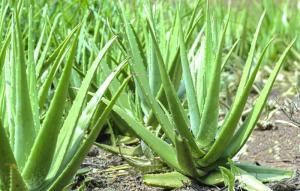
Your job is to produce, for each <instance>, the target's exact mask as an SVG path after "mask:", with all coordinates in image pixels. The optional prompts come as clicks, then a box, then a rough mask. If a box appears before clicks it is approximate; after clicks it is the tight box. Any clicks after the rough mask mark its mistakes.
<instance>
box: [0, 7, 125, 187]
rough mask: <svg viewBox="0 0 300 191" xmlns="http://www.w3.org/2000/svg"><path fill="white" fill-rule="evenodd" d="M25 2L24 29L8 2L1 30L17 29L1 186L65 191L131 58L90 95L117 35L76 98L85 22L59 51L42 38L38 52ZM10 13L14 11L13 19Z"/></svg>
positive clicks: (4, 59) (4, 112)
mask: <svg viewBox="0 0 300 191" xmlns="http://www.w3.org/2000/svg"><path fill="white" fill-rule="evenodd" d="M18 6H22V9H23V8H24V9H25V10H26V13H27V12H28V17H26V18H28V19H27V20H26V19H22V21H23V22H24V20H26V22H28V25H27V24H26V26H27V27H28V30H27V31H26V32H25V33H24V34H22V32H21V31H22V30H23V29H22V28H21V27H22V26H21V24H20V20H21V19H20V17H21V16H23V15H24V13H22V12H19V10H20V9H19V8H17V5H14V6H12V7H10V9H11V10H10V9H8V7H7V6H6V8H3V7H1V8H2V9H1V11H2V12H1V21H2V24H3V25H1V27H2V28H1V34H3V31H4V30H3V28H4V24H7V25H8V26H10V29H9V30H8V32H7V35H6V38H5V39H4V44H3V45H2V46H1V56H0V57H1V59H0V62H1V64H0V65H1V68H0V71H1V86H0V92H1V93H0V94H1V98H2V99H1V104H0V110H1V115H0V141H1V144H0V155H1V157H0V158H1V159H0V190H3V191H6V190H18V191H23V190H24V191H25V190H62V189H63V188H64V187H65V186H67V185H68V184H69V183H70V181H71V180H72V178H73V176H74V175H75V174H76V172H77V169H78V168H79V166H80V164H81V162H82V161H83V159H84V157H85V155H86V154H87V152H88V151H89V148H90V147H91V145H92V144H93V142H94V140H95V139H96V138H97V136H98V134H99V132H100V131H101V129H102V126H103V124H104V123H105V122H106V120H107V118H108V115H109V113H110V111H111V109H112V106H113V104H114V103H115V102H116V100H117V98H118V97H119V95H120V93H121V91H122V89H124V87H125V86H126V84H127V82H128V80H129V78H127V79H126V80H124V82H123V83H122V84H120V86H119V87H118V89H117V91H116V92H115V94H114V95H113V97H112V99H111V101H110V102H109V104H108V105H101V104H100V102H101V99H102V97H103V96H104V95H105V94H106V92H107V90H108V87H109V85H110V83H111V81H112V80H113V79H114V78H115V77H116V76H118V74H119V73H120V72H121V70H122V69H123V68H124V67H125V66H126V61H124V62H122V63H120V64H119V65H118V66H117V67H116V68H115V70H114V71H112V72H111V73H110V74H108V75H107V76H104V77H103V78H104V80H103V82H102V83H101V84H100V85H99V86H98V87H97V90H96V91H95V93H94V94H93V96H92V97H89V98H88V96H87V95H88V91H89V88H90V84H91V82H92V79H93V78H94V74H95V73H96V72H98V71H99V70H98V68H99V65H100V62H101V61H102V60H103V58H104V56H105V54H106V52H107V51H108V49H109V48H110V47H111V45H112V44H113V43H114V41H115V40H116V37H113V38H112V39H111V40H109V41H108V42H107V43H106V44H105V45H104V47H103V48H102V49H101V50H99V52H98V53H97V54H96V56H95V60H92V62H91V63H90V65H89V67H88V68H87V71H86V74H85V76H84V78H83V80H82V82H81V84H80V86H79V88H78V90H77V92H76V96H75V98H74V100H73V101H72V102H71V103H68V101H67V99H68V98H69V96H70V95H69V93H68V92H69V91H68V89H69V88H70V79H71V76H72V72H73V67H74V65H75V64H74V63H75V60H76V53H77V49H78V42H79V41H82V39H81V38H80V35H79V34H80V31H81V30H82V24H79V25H77V26H76V27H75V28H74V29H73V30H70V32H69V34H68V35H67V36H66V37H65V38H64V40H62V42H61V43H60V44H59V45H58V46H57V47H55V48H53V47H52V48H53V50H51V49H50V48H49V47H48V46H49V43H46V45H45V47H42V49H43V51H49V52H45V54H44V53H43V52H42V54H41V55H39V54H38V52H39V50H40V49H41V46H42V43H40V44H39V43H37V45H36V48H35V49H34V40H33V33H32V30H33V20H32V19H33V10H32V9H31V8H32V7H31V6H32V5H28V7H27V6H24V5H22V3H20V4H19V5H18ZM23 6H24V7H23ZM7 15H10V16H11V19H10V20H9V22H8V23H6V22H5V19H6V17H7ZM57 19H58V17H57V18H56V19H55V20H56V21H54V22H57ZM55 25H56V24H54V27H55ZM54 27H53V28H54ZM53 33H54V29H53V30H51V32H50V35H49V38H50V39H46V42H49V41H52V40H53V39H52V34H53ZM42 36H43V35H42ZM43 38H44V37H41V38H40V39H43ZM25 45H27V46H25ZM51 51H53V52H51ZM47 55H50V56H47ZM46 58H47V59H46ZM45 74H47V75H46V77H45ZM57 76H58V77H57ZM49 92H51V93H49Z"/></svg>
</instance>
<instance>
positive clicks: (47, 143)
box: [22, 30, 80, 189]
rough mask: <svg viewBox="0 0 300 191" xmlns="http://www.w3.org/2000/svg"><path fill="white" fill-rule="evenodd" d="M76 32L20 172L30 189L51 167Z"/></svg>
mask: <svg viewBox="0 0 300 191" xmlns="http://www.w3.org/2000/svg"><path fill="white" fill-rule="evenodd" d="M79 31H80V30H79ZM78 33H79V32H77V34H76V36H75V39H74V40H73V43H72V45H71V50H70V54H69V57H68V59H67V62H66V64H65V67H64V70H63V73H62V75H61V78H60V80H59V83H58V86H57V89H56V91H55V94H54V97H53V99H52V101H51V103H50V107H49V109H48V111H47V113H46V118H45V120H44V122H43V124H42V127H41V130H40V131H39V134H38V136H37V138H36V140H35V142H34V146H33V148H32V151H31V153H30V156H29V159H28V162H27V163H26V166H25V168H24V170H23V173H22V175H23V177H24V179H25V181H26V183H27V184H28V186H29V187H30V189H36V188H37V187H39V186H40V185H41V183H43V181H44V180H45V178H46V176H47V174H48V172H49V169H50V167H51V163H52V160H53V156H54V153H55V145H56V141H57V138H58V135H59V131H60V125H59V124H60V123H61V120H62V119H63V113H64V105H65V103H66V96H67V91H66V89H67V88H68V86H69V80H70V76H71V71H72V66H73V61H74V58H75V53H76V47H77V42H78ZM54 124H55V125H54ZM49 135H51V139H49Z"/></svg>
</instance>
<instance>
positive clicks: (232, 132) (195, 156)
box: [113, 3, 295, 190]
mask: <svg viewBox="0 0 300 191" xmlns="http://www.w3.org/2000/svg"><path fill="white" fill-rule="evenodd" d="M198 5H199V4H198ZM198 5H197V7H198ZM121 9H122V14H123V20H124V22H125V31H126V37H127V38H126V40H127V43H128V49H127V51H128V53H129V55H130V56H131V61H130V70H131V72H132V74H133V77H134V80H135V85H136V88H137V92H138V94H137V95H138V98H139V99H140V100H141V104H140V106H141V108H142V109H141V110H143V112H144V111H145V108H146V111H149V112H144V116H142V117H136V116H139V114H138V115H136V116H135V115H132V114H131V113H130V112H128V110H127V109H126V108H123V107H121V106H120V104H116V105H115V106H114V107H113V111H114V112H115V113H116V114H117V115H118V116H119V118H120V119H121V120H122V121H125V123H126V124H127V125H128V127H129V128H130V129H131V130H133V131H134V132H135V134H136V135H137V136H138V137H139V138H140V139H141V140H142V141H143V142H145V143H146V144H147V146H148V147H149V148H150V149H151V150H152V151H153V152H154V153H155V154H156V155H157V156H159V157H160V158H161V160H163V161H164V163H166V164H167V165H168V166H169V167H170V168H171V169H173V170H175V171H174V172H168V173H166V174H148V175H145V176H144V181H145V182H146V183H148V184H150V185H156V186H165V187H174V186H175V187H176V186H180V185H182V184H183V183H184V182H185V181H189V178H190V179H194V180H196V181H198V182H200V183H203V184H208V185H214V184H219V183H222V182H225V183H226V184H229V185H230V188H231V189H233V187H232V186H233V185H232V184H233V183H234V182H235V180H238V181H240V182H241V183H242V184H241V185H243V187H244V188H245V189H248V190H270V189H269V188H268V187H266V186H265V185H263V184H262V183H261V182H260V181H275V180H280V179H284V178H289V177H291V176H292V175H293V172H292V171H288V170H279V169H270V168H267V167H262V166H255V165H249V164H242V163H239V162H238V161H235V162H232V160H231V159H232V158H233V157H234V156H235V155H236V154H237V153H238V152H239V150H240V149H241V148H242V147H243V146H244V144H245V143H246V141H247V140H248V138H249V136H250V135H251V132H252V131H253V129H254V128H255V125H256V123H257V121H258V119H259V116H260V114H261V113H262V111H263V108H264V105H265V103H266V100H267V97H268V95H269V93H270V91H271V88H272V85H273V83H274V81H275V79H276V76H277V74H278V72H279V70H280V68H281V67H282V65H283V63H284V59H285V57H286V55H287V53H288V52H289V50H290V48H291V47H292V45H293V43H294V42H295V40H294V41H292V42H291V43H290V44H289V45H288V47H287V48H286V49H285V50H284V52H283V53H282V55H281V57H280V58H279V60H278V61H277V63H276V64H275V66H274V69H273V71H272V73H271V74H270V76H269V78H268V80H267V82H266V83H265V86H264V88H263V89H262V90H261V92H260V94H259V96H258V97H257V99H256V101H255V103H254V105H253V107H252V110H251V112H250V113H249V114H248V116H247V117H246V119H245V120H244V121H242V120H241V117H242V112H243V110H244V109H245V106H246V102H247V99H248V97H249V95H250V91H251V89H252V86H253V83H254V80H255V77H256V75H257V72H258V71H259V68H260V66H261V64H262V62H263V58H264V55H265V53H266V51H267V49H268V47H269V46H270V45H271V43H272V40H270V41H269V42H268V43H267V44H266V45H265V47H264V48H263V50H261V52H257V51H256V45H257V41H258V38H259V32H260V29H261V26H262V24H263V20H264V17H265V14H263V15H262V16H261V18H260V20H259V23H258V25H257V28H256V32H255V34H254V36H253V39H252V42H251V47H250V50H249V52H248V56H247V59H246V62H245V64H244V69H243V73H242V76H241V79H240V82H239V86H238V88H237V92H236V95H235V98H234V101H233V104H232V105H231V107H230V110H229V112H228V113H227V114H226V116H225V118H224V120H223V121H220V118H219V107H220V105H219V96H220V91H219V89H220V83H221V80H222V79H221V73H222V67H223V66H224V63H226V62H227V61H228V57H229V56H230V54H231V53H232V51H229V53H228V54H227V56H226V57H225V59H223V49H224V41H225V34H226V29H227V26H228V22H229V21H228V20H227V21H226V23H225V26H224V27H223V30H222V32H221V33H220V35H218V34H219V33H218V32H217V31H214V30H213V29H214V27H215V26H213V25H214V24H213V23H214V22H213V18H212V17H211V14H210V9H209V3H207V5H206V21H205V32H204V33H201V34H205V38H202V39H203V40H202V41H201V44H202V45H203V46H202V47H203V50H202V52H201V51H198V52H197V53H198V54H201V55H202V58H201V59H199V60H196V61H197V62H196V65H195V67H194V68H193V70H191V68H192V66H191V64H190V63H189V57H188V48H187V43H186V42H187V41H186V40H187V36H186V35H185V34H186V33H187V34H188V33H189V32H190V31H183V27H182V19H181V15H180V11H178V12H177V15H176V17H175V25H176V27H175V30H176V31H175V32H174V33H172V35H174V36H172V37H171V38H174V39H177V40H178V46H177V45H176V44H175V46H173V47H171V48H172V49H173V50H177V52H176V51H175V55H176V54H177V58H179V59H177V62H176V66H177V67H179V68H180V70H179V71H181V72H179V73H175V72H174V71H172V70H170V68H169V63H168V61H167V60H166V58H167V56H165V55H164V53H165V52H168V50H167V51H166V50H164V49H162V48H161V47H162V46H161V44H160V43H163V42H161V41H160V39H158V37H157V32H156V31H157V28H156V23H155V22H154V21H153V18H152V15H151V9H148V12H147V11H146V12H147V20H146V21H147V28H148V29H147V32H148V34H149V37H150V40H149V41H145V42H146V43H151V48H152V49H151V50H152V51H153V52H152V53H153V54H145V50H144V47H143V46H142V44H143V43H142V42H144V41H143V39H142V38H140V36H139V34H138V33H137V31H135V29H134V28H133V25H132V23H130V22H129V18H128V16H127V12H126V11H125V9H124V7H122V3H121ZM193 19H194V18H193V16H192V17H191V24H192V25H193V24H194V22H195V21H194V20H193ZM188 30H189V29H188ZM185 32H186V33H185ZM145 47H147V46H145ZM255 54H258V55H259V56H258V58H257V59H254V58H255ZM146 55H147V56H151V58H147V57H146ZM149 60H150V61H152V62H149V63H148V61H149ZM151 67H152V68H151ZM153 67H156V70H155V72H154V69H153ZM147 71H152V73H151V72H150V73H147ZM172 72H174V73H172ZM174 74H175V76H176V77H177V79H174V78H172V76H173V75H174ZM181 76H182V78H181ZM178 78H179V79H182V86H181V87H183V88H184V92H185V93H184V98H182V95H181V93H180V88H179V86H178V85H177V84H176V80H177V81H178ZM151 79H156V80H158V79H159V81H158V82H157V83H156V84H154V85H157V86H158V88H157V90H159V89H160V90H161V91H162V95H163V96H162V97H163V98H162V99H160V97H157V95H159V94H153V91H152V90H153V89H152V86H151V85H153V84H151V83H152V82H153V81H151ZM179 82H180V81H179ZM156 93H157V92H156ZM149 118H151V119H153V118H154V120H155V121H156V122H157V123H148V122H149ZM187 177H188V178H187ZM257 179H258V180H260V181H258V180H257Z"/></svg>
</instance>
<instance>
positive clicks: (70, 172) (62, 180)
mask: <svg viewBox="0 0 300 191" xmlns="http://www.w3.org/2000/svg"><path fill="white" fill-rule="evenodd" d="M129 79H130V78H127V79H126V80H125V81H124V82H123V83H122V85H121V87H120V88H119V90H118V92H116V94H115V95H114V97H113V98H112V100H111V101H110V102H109V103H108V105H107V107H106V108H105V110H104V111H103V113H102V115H101V116H100V118H99V119H98V121H97V123H96V124H95V126H94V127H93V128H92V130H91V132H90V133H89V134H88V135H87V137H86V139H85V141H84V142H83V143H82V144H81V145H80V147H79V149H78V150H77V152H76V154H75V155H74V156H73V157H72V158H71V160H70V161H69V163H68V164H67V166H66V168H64V169H63V172H62V173H59V174H57V177H56V179H55V182H54V183H53V184H52V185H51V187H50V188H49V191H56V190H62V189H63V187H64V185H65V184H66V182H69V181H70V180H71V179H72V177H73V176H74V175H75V173H76V171H77V169H78V168H79V166H80V164H81V163H82V161H83V160H84V158H85V156H86V154H87V153H88V152H89V149H90V147H91V146H92V145H93V143H94V141H95V140H96V139H97V137H98V135H99V133H100V131H101V130H102V127H103V125H104V124H105V123H106V121H107V118H108V116H109V114H110V112H111V110H112V108H113V106H114V104H115V103H116V101H117V99H118V98H119V96H120V94H121V92H122V91H123V89H124V88H125V87H126V85H127V83H128V81H129Z"/></svg>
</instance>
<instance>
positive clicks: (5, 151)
mask: <svg viewBox="0 0 300 191" xmlns="http://www.w3.org/2000/svg"><path fill="white" fill-rule="evenodd" d="M0 140H1V144H0V155H1V157H0V190H3V191H8V190H9V189H10V187H11V186H15V185H16V184H18V185H20V191H23V190H24V188H26V186H25V184H24V181H23V180H22V179H21V178H20V180H19V181H18V182H15V183H13V184H11V181H12V180H11V177H10V176H9V175H10V174H11V172H13V173H14V176H15V177H21V175H20V173H19V171H18V170H17V164H16V161H15V158H14V155H13V152H12V149H11V147H10V145H9V140H8V138H7V135H6V133H5V130H4V128H3V126H2V121H1V120H0Z"/></svg>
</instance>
